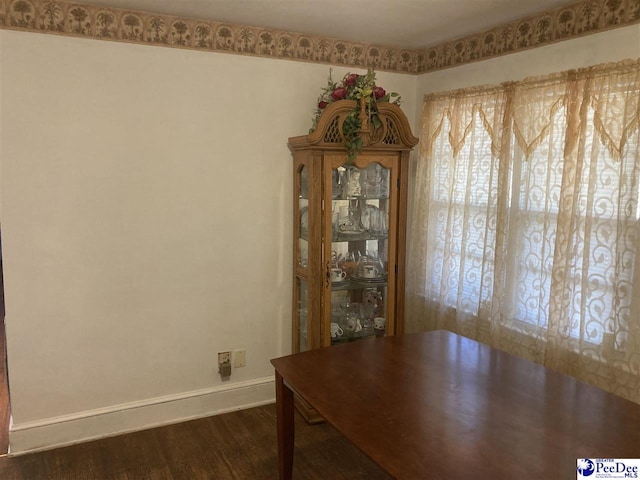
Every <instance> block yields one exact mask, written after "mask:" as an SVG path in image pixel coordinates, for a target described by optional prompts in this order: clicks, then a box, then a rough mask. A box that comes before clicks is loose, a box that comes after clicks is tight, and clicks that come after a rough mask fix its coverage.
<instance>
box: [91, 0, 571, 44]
mask: <svg viewBox="0 0 640 480" xmlns="http://www.w3.org/2000/svg"><path fill="white" fill-rule="evenodd" d="M80 1H81V3H85V4H94V5H102V6H107V7H113V8H123V9H130V10H141V11H145V12H152V13H159V14H165V15H174V16H178V17H184V18H194V19H203V20H215V21H221V22H226V23H233V24H238V25H251V26H257V27H266V28H270V29H276V30H285V31H289V32H298V33H306V34H308V35H318V36H325V37H334V38H339V39H341V40H350V41H354V42H363V43H372V44H375V45H380V46H388V47H401V48H408V49H419V48H426V47H430V46H434V45H437V44H440V43H443V42H446V41H450V40H454V39H456V38H460V37H464V36H466V35H470V34H473V33H480V32H482V31H485V30H489V29H491V28H493V27H497V26H499V25H502V24H504V23H508V22H510V21H513V20H517V19H519V18H523V17H527V16H530V15H535V14H538V13H540V12H544V11H545V10H553V9H555V8H558V7H561V6H563V5H568V4H572V3H575V0H569V1H568V0H80Z"/></svg>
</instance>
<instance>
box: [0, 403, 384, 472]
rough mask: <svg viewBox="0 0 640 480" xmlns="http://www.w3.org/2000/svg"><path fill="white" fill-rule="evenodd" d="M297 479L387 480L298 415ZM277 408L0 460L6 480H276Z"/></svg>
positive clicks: (326, 428)
mask: <svg viewBox="0 0 640 480" xmlns="http://www.w3.org/2000/svg"><path fill="white" fill-rule="evenodd" d="M295 448H296V450H295V460H294V470H293V473H294V478H299V479H304V480H313V479H322V480H326V479H336V480H338V479H350V480H353V479H371V480H375V479H389V478H390V477H388V476H387V475H386V474H385V473H384V472H382V471H381V470H380V469H379V468H378V467H377V465H375V464H374V463H373V462H371V461H370V460H369V459H368V458H367V457H365V456H364V455H363V454H362V453H361V452H360V451H359V450H358V449H357V448H356V447H354V446H353V445H352V444H351V443H349V442H348V441H347V440H345V439H344V437H342V435H340V434H339V433H338V432H337V431H336V430H334V429H333V427H331V426H330V425H328V424H326V423H323V424H318V425H308V424H307V423H305V421H304V420H303V419H302V417H300V415H299V414H296V443H295ZM277 455H278V448H277V443H276V417H275V405H274V404H271V405H266V406H262V407H256V408H251V409H247V410H241V411H238V412H232V413H226V414H222V415H216V416H213V417H207V418H203V419H199V420H193V421H190V422H184V423H179V424H175V425H169V426H164V427H160V428H155V429H150V430H145V431H141V432H135V433H131V434H126V435H120V436H117V437H112V438H107V439H102V440H97V441H94V442H88V443H83V444H79V445H74V446H71V447H64V448H59V449H55V450H49V451H44V452H39V453H31V454H27V455H21V456H18V457H5V458H1V459H0V478H1V479H2V480H39V479H48V480H58V479H74V480H101V479H123V480H124V479H127V480H137V479H149V480H156V479H163V480H164V479H166V480H199V479H211V480H213V479H215V480H219V479H222V480H224V479H249V480H261V479H265V480H266V479H277V478H278V464H277Z"/></svg>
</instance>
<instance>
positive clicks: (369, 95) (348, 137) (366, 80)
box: [311, 69, 401, 162]
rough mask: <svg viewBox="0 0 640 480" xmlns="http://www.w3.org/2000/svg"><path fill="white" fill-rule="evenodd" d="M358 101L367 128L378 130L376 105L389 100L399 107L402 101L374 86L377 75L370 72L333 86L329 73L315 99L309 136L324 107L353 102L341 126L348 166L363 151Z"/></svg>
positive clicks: (348, 74) (351, 77) (347, 75)
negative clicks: (339, 102)
mask: <svg viewBox="0 0 640 480" xmlns="http://www.w3.org/2000/svg"><path fill="white" fill-rule="evenodd" d="M361 99H363V100H364V103H365V112H366V114H367V115H368V117H369V124H371V125H373V127H374V128H379V127H380V126H381V122H380V119H379V118H378V109H377V105H376V104H377V102H390V101H391V99H394V100H393V103H394V104H396V105H400V101H401V98H400V95H398V94H397V93H396V92H390V93H387V92H386V91H385V89H384V88H382V87H380V86H378V85H376V74H375V72H374V71H373V70H371V69H369V71H368V72H367V73H366V74H365V75H358V74H357V73H347V74H346V75H345V76H344V78H343V79H342V81H341V82H334V81H333V79H332V78H331V70H329V80H328V82H327V86H326V87H325V88H323V89H322V93H321V94H320V96H319V97H318V104H317V107H316V110H315V116H314V119H313V126H312V127H311V132H313V131H314V130H315V129H316V127H317V126H318V120H319V118H320V115H322V112H323V111H324V109H325V108H327V105H329V104H331V103H333V102H337V101H338V100H356V101H357V105H356V107H355V108H354V109H353V111H352V112H351V113H349V115H348V116H347V118H345V120H344V123H343V125H342V133H343V135H344V138H345V147H346V149H347V154H348V161H349V162H352V161H353V160H354V159H355V158H356V155H357V154H358V153H359V152H360V151H362V138H361V137H360V130H361V128H362V119H361V118H360V116H359V114H360V105H359V104H360V100H361Z"/></svg>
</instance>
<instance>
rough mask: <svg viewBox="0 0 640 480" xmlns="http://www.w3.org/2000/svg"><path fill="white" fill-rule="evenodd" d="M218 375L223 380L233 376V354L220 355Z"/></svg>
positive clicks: (224, 353)
mask: <svg viewBox="0 0 640 480" xmlns="http://www.w3.org/2000/svg"><path fill="white" fill-rule="evenodd" d="M218 373H219V374H220V376H221V377H223V379H224V378H225V377H229V376H231V352H219V353H218Z"/></svg>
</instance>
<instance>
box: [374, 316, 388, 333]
mask: <svg viewBox="0 0 640 480" xmlns="http://www.w3.org/2000/svg"><path fill="white" fill-rule="evenodd" d="M373 328H375V329H376V330H384V329H385V328H387V321H386V320H385V318H384V317H376V318H374V319H373Z"/></svg>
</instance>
